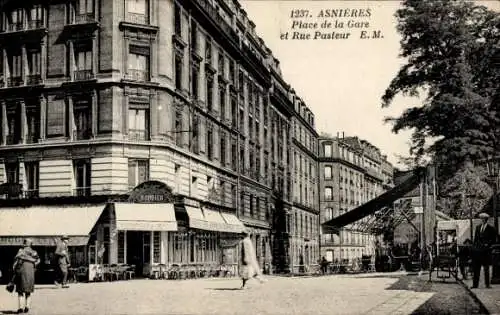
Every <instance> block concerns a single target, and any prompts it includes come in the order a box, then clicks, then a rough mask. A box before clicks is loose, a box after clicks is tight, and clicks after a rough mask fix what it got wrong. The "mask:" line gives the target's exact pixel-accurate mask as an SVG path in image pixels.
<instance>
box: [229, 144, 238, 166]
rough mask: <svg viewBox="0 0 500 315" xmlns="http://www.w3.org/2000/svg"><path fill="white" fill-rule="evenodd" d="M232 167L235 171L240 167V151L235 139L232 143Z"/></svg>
mask: <svg viewBox="0 0 500 315" xmlns="http://www.w3.org/2000/svg"><path fill="white" fill-rule="evenodd" d="M231 166H232V168H233V170H236V169H237V167H238V151H237V145H236V140H235V139H233V140H232V141H231Z"/></svg>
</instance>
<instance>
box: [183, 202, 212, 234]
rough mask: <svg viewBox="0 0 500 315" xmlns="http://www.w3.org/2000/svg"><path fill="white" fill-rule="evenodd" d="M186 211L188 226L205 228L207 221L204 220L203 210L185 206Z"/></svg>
mask: <svg viewBox="0 0 500 315" xmlns="http://www.w3.org/2000/svg"><path fill="white" fill-rule="evenodd" d="M184 208H185V209H186V212H187V214H188V217H189V227H190V228H193V229H199V230H207V229H208V225H209V224H208V222H207V221H206V220H205V216H204V215H203V212H201V209H200V208H195V207H190V206H185V207H184Z"/></svg>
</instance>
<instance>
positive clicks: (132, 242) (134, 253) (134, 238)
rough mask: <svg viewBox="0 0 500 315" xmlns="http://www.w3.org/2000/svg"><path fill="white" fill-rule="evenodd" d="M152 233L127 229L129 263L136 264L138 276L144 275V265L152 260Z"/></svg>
mask: <svg viewBox="0 0 500 315" xmlns="http://www.w3.org/2000/svg"><path fill="white" fill-rule="evenodd" d="M150 244H151V233H150V232H143V231H127V264H128V265H135V274H136V276H139V277H140V276H143V275H144V267H145V266H146V265H147V266H149V263H150V261H151V245H150Z"/></svg>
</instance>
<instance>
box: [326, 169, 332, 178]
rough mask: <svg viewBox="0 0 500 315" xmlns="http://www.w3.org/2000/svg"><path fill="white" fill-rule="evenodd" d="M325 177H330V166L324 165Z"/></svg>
mask: <svg viewBox="0 0 500 315" xmlns="http://www.w3.org/2000/svg"><path fill="white" fill-rule="evenodd" d="M325 179H332V167H331V166H325Z"/></svg>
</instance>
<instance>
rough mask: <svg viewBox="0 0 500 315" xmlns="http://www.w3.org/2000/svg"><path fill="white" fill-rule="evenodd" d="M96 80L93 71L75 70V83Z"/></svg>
mask: <svg viewBox="0 0 500 315" xmlns="http://www.w3.org/2000/svg"><path fill="white" fill-rule="evenodd" d="M94 78H95V75H94V73H93V72H92V70H87V69H85V70H75V81H87V80H92V79H94Z"/></svg>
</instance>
